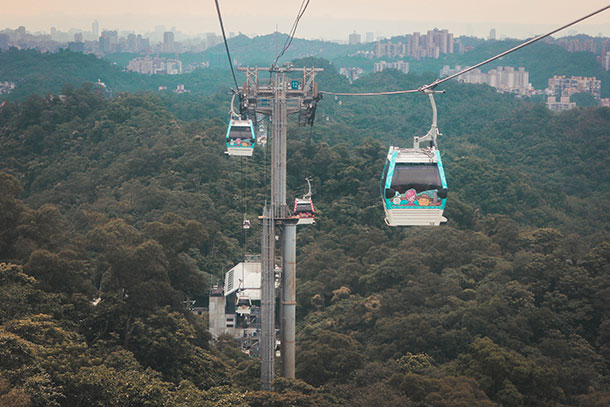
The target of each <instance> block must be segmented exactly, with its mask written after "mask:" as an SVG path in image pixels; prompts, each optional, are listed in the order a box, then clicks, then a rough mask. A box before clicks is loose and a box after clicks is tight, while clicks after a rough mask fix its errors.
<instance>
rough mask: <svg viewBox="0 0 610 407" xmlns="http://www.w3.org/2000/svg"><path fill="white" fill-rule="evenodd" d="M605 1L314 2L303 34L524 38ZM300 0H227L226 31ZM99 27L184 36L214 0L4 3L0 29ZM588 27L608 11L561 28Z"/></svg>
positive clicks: (289, 9)
mask: <svg viewBox="0 0 610 407" xmlns="http://www.w3.org/2000/svg"><path fill="white" fill-rule="evenodd" d="M606 3H607V1H605V0H583V1H579V2H560V3H559V2H557V1H552V0H535V1H527V0H514V1H511V2H488V3H485V4H481V2H479V1H475V0H465V1H462V2H455V1H449V0H440V1H437V2H435V3H434V7H433V8H431V6H430V4H429V3H425V2H421V1H420V2H415V1H399V0H379V1H376V2H375V3H374V4H373V3H372V2H364V1H349V0H334V1H332V2H316V1H312V2H311V3H310V5H309V7H308V9H307V18H306V19H303V20H302V21H301V22H300V25H299V29H298V32H297V37H301V38H308V39H325V40H346V39H347V38H346V37H347V34H349V33H351V32H353V31H358V32H362V33H364V32H374V33H375V35H376V37H390V36H392V35H400V34H404V33H406V32H412V31H424V30H427V29H430V28H433V27H445V28H448V29H449V30H450V31H452V32H454V33H456V35H472V36H478V37H486V36H487V35H488V33H489V30H490V29H491V28H495V29H496V31H497V33H498V37H499V38H501V37H504V36H506V37H512V38H525V37H529V36H533V35H535V34H540V33H542V32H544V31H547V30H549V29H552V28H553V27H556V26H558V25H561V24H563V23H566V22H569V21H571V20H573V19H575V18H577V17H579V16H583V15H585V14H587V13H589V12H592V11H594V10H597V9H599V8H601V7H603V6H605V5H607V4H606ZM300 5H301V1H300V0H291V1H279V0H259V1H257V2H256V3H252V2H246V1H243V0H239V1H231V2H224V3H223V2H221V8H222V12H223V16H224V20H225V25H226V29H227V31H231V32H236V33H237V32H241V33H244V34H246V35H249V36H255V35H263V34H268V33H270V32H273V31H275V30H276V28H277V30H279V31H280V32H288V31H289V29H290V27H291V26H292V22H293V20H294V16H295V14H296V12H297V10H298V8H299V6H300ZM95 19H97V20H98V21H99V25H100V29H112V30H114V29H118V30H123V31H132V32H137V33H146V32H151V31H153V30H154V29H155V27H157V26H164V27H166V28H168V29H169V28H172V27H175V29H176V31H178V32H183V33H184V34H186V35H196V34H198V33H204V32H218V31H219V26H218V21H217V17H216V10H215V7H214V2H213V1H205V2H204V1H191V0H182V1H179V2H164V1H158V0H153V1H143V0H134V1H131V2H122V1H118V0H109V1H107V2H105V3H104V6H103V7H100V5H99V4H97V3H90V2H84V3H83V2H80V1H76V0H60V1H53V2H44V1H40V0H26V1H21V2H11V3H9V4H5V5H3V12H2V15H0V29H2V28H12V29H14V28H17V27H18V26H21V25H23V26H25V27H26V28H27V30H28V31H30V32H49V31H50V29H51V27H55V28H56V29H57V30H61V31H68V30H70V29H74V30H82V31H90V30H91V23H92V21H93V20H95ZM576 33H585V34H589V35H594V36H595V35H598V34H603V35H605V36H608V35H610V15H609V14H607V13H603V14H601V15H599V16H596V17H594V18H592V19H590V20H588V21H587V22H586V23H582V24H579V25H578V26H576V27H575V28H574V29H572V30H570V31H569V32H568V31H566V32H563V33H560V35H562V34H563V35H568V34H576Z"/></svg>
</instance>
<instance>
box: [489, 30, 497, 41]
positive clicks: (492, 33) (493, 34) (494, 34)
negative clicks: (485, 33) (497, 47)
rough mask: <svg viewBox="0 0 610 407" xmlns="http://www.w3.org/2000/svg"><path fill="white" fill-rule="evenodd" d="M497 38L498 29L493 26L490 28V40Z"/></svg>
mask: <svg viewBox="0 0 610 407" xmlns="http://www.w3.org/2000/svg"><path fill="white" fill-rule="evenodd" d="M495 39H496V29H495V28H492V29H491V30H489V40H491V41H495Z"/></svg>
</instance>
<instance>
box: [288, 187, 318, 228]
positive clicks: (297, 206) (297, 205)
mask: <svg viewBox="0 0 610 407" xmlns="http://www.w3.org/2000/svg"><path fill="white" fill-rule="evenodd" d="M305 181H307V186H308V188H309V191H308V192H307V193H306V194H305V195H304V196H303V198H296V199H295V200H294V210H293V212H294V216H296V217H298V218H299V221H298V223H297V225H311V224H313V223H315V214H316V210H315V209H314V207H313V200H312V199H311V182H310V181H311V179H310V178H309V177H307V178H305Z"/></svg>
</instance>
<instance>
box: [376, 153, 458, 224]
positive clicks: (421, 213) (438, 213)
mask: <svg viewBox="0 0 610 407" xmlns="http://www.w3.org/2000/svg"><path fill="white" fill-rule="evenodd" d="M382 194H383V205H384V210H385V215H386V218H385V222H386V223H387V224H388V226H438V225H440V224H441V223H445V222H447V219H445V217H443V211H444V209H445V203H446V201H447V181H446V179H445V172H444V171H443V163H442V161H441V155H440V153H439V151H438V150H436V149H435V148H434V147H431V148H428V149H414V148H399V147H390V150H389V151H388V155H387V159H386V164H385V169H384V172H383V178H382Z"/></svg>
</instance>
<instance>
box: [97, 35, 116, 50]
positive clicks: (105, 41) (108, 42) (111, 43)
mask: <svg viewBox="0 0 610 407" xmlns="http://www.w3.org/2000/svg"><path fill="white" fill-rule="evenodd" d="M118 43H119V33H118V32H117V31H116V30H115V31H102V35H100V40H99V51H100V52H102V53H105V54H106V53H110V52H116V50H117V44H118Z"/></svg>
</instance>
